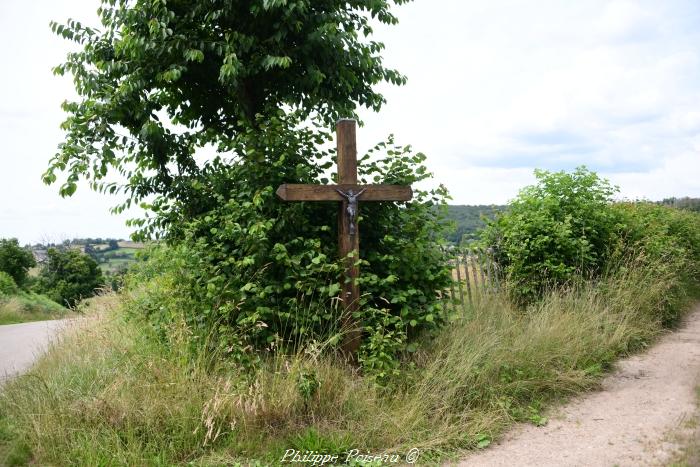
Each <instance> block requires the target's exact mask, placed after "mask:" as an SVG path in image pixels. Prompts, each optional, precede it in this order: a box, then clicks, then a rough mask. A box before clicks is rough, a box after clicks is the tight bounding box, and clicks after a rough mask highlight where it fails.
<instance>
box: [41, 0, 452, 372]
mask: <svg viewBox="0 0 700 467" xmlns="http://www.w3.org/2000/svg"><path fill="white" fill-rule="evenodd" d="M405 2H406V0H352V1H340V0H321V1H318V0H296V1H292V0H252V1H250V0H247V1H242V0H193V1H187V2H185V1H183V0H173V1H168V2H167V3H166V2H165V1H159V0H156V1H135V2H127V1H126V0H121V1H116V0H104V1H103V3H102V8H101V9H100V11H99V14H100V17H101V20H102V23H103V25H104V30H103V31H97V30H96V29H93V28H89V27H85V26H83V25H81V24H80V23H77V22H75V21H69V22H68V24H67V25H65V26H62V25H57V24H54V25H53V28H54V31H55V32H57V33H58V34H60V35H62V36H64V37H67V38H69V39H73V40H75V41H77V42H79V43H80V44H83V49H82V50H81V51H79V52H76V53H73V54H70V55H69V57H68V60H67V62H66V63H65V64H63V65H61V66H59V67H57V69H56V72H57V73H59V74H62V73H64V72H70V73H72V74H73V75H74V78H75V83H76V90H77V91H78V93H79V95H80V96H81V98H80V100H79V101H77V102H68V103H66V104H64V109H65V110H66V111H67V112H68V113H69V117H68V119H67V120H66V122H65V123H64V125H63V127H64V129H65V130H66V131H67V137H66V141H65V142H64V143H62V144H61V145H60V147H59V152H58V154H57V155H56V156H55V157H54V158H53V160H52V161H51V163H50V166H49V169H48V170H47V172H46V174H45V176H44V180H45V181H46V182H47V183H53V182H55V181H56V180H57V176H58V173H59V172H61V171H65V172H66V173H67V176H66V180H65V182H64V183H63V184H62V186H61V188H60V193H61V194H62V195H64V196H68V195H71V194H72V193H73V192H74V191H75V189H76V183H77V181H78V180H79V179H81V178H84V179H87V180H89V181H90V182H91V183H92V186H93V188H95V189H98V190H102V191H108V192H118V191H121V192H123V193H125V194H126V196H127V198H126V201H125V202H124V204H122V205H120V206H118V207H117V209H116V210H117V211H119V210H121V209H124V208H126V207H127V206H130V205H131V204H132V203H134V202H140V201H143V200H144V199H145V198H148V203H147V204H145V203H144V204H143V206H145V207H146V208H147V209H149V210H150V211H151V213H150V217H149V218H148V219H141V220H136V221H134V224H133V225H136V226H139V227H141V230H140V232H139V236H140V237H142V238H145V237H148V236H153V235H161V234H162V235H163V236H164V237H165V239H166V242H167V244H168V245H169V246H170V247H171V250H170V251H169V252H168V253H166V254H164V255H162V257H161V258H162V261H163V263H164V264H163V265H162V267H163V269H164V270H166V271H169V274H171V276H174V277H176V278H175V279H173V282H172V284H174V285H176V286H175V287H174V289H173V290H171V291H169V292H168V293H158V294H156V293H154V295H158V296H159V297H162V298H163V301H161V302H159V301H158V300H155V299H154V300H151V301H150V302H149V303H144V304H142V305H141V306H140V307H139V308H140V309H141V310H143V311H144V312H147V313H149V314H150V315H151V316H152V317H153V319H154V321H158V320H167V319H174V318H175V316H179V315H177V313H179V314H183V313H184V314H185V316H184V318H185V322H187V323H188V324H189V325H190V326H191V327H192V329H194V330H195V331H201V334H202V335H206V336H209V337H208V338H207V339H206V341H207V342H211V343H217V342H220V343H223V345H222V347H223V348H225V349H231V348H235V349H241V348H246V349H247V348H251V347H254V348H258V349H259V348H265V347H267V346H269V345H270V343H271V342H278V340H281V341H283V342H299V341H302V340H304V339H309V338H313V337H314V336H315V335H316V334H315V333H316V331H318V332H321V330H329V329H333V324H334V323H336V322H337V314H334V310H333V309H332V308H333V303H337V300H335V299H336V297H337V292H338V290H337V288H338V279H339V276H340V272H341V267H340V265H339V262H338V260H337V258H336V241H335V235H336V231H335V229H337V226H336V223H335V222H334V219H336V212H337V206H336V204H335V203H313V204H312V203H294V204H295V206H291V205H288V204H284V203H281V202H280V201H279V200H278V199H276V197H275V194H274V190H275V188H276V187H277V185H279V184H280V183H285V182H286V183H319V182H320V183H329V181H330V180H329V177H328V176H327V175H326V172H327V170H328V169H329V168H330V167H331V166H332V165H333V158H334V156H335V154H334V151H329V150H328V149H327V147H328V145H329V143H330V141H331V139H332V138H331V135H330V134H329V133H328V131H327V128H328V127H329V126H330V124H332V123H333V122H334V121H335V119H337V118H338V117H341V116H342V117H347V116H353V115H355V110H356V108H357V107H359V106H365V107H368V108H371V109H374V110H378V109H379V108H380V107H381V105H382V104H383V102H384V98H383V97H382V95H381V94H379V93H378V92H376V91H375V90H374V89H373V88H374V86H375V85H377V84H378V83H380V82H382V81H388V82H392V83H394V84H402V83H403V82H404V81H405V79H404V77H403V76H401V75H400V74H399V73H398V72H396V71H394V70H390V69H387V68H385V67H384V66H383V65H382V59H381V57H380V56H379V52H380V51H381V50H382V48H383V45H382V44H380V43H377V42H374V41H371V40H369V36H370V34H371V32H372V30H371V27H370V17H371V18H374V19H376V20H377V21H379V22H381V23H385V24H393V23H396V18H395V17H394V16H393V15H392V13H391V12H390V9H391V7H392V6H393V5H394V4H402V3H405ZM205 146H207V147H210V148H214V149H216V154H215V155H213V156H210V157H200V156H199V155H198V153H197V150H198V149H199V148H202V147H205ZM381 153H384V154H381ZM424 159H425V156H424V155H422V154H420V153H415V152H413V151H412V150H411V149H410V148H408V147H400V146H396V145H394V144H393V142H389V143H387V144H381V145H378V146H377V147H376V148H375V149H374V158H373V160H371V159H370V157H369V156H367V157H365V158H363V160H362V162H363V164H362V165H361V168H360V171H361V173H360V176H361V178H363V179H365V180H368V181H371V182H374V183H397V184H412V183H415V182H419V181H421V180H424V179H426V178H428V177H429V176H430V174H429V173H428V171H427V169H426V168H425V167H424V166H423V161H424ZM115 169H116V171H117V172H119V173H121V174H122V175H123V176H124V177H125V178H126V180H127V181H126V182H125V185H123V186H118V185H116V184H114V183H109V182H107V181H106V180H107V178H106V177H107V174H108V173H109V172H110V171H112V170H115ZM445 196H446V192H445V191H444V189H442V188H439V189H436V190H434V191H422V190H421V191H418V193H417V196H416V198H415V200H414V201H413V202H411V203H407V204H405V205H403V206H398V205H395V204H393V203H378V204H381V205H376V206H367V207H366V208H365V207H363V208H362V209H363V210H362V214H363V218H362V219H361V222H363V224H361V226H366V227H367V231H368V232H371V235H365V236H363V243H362V245H363V246H362V247H363V251H361V256H362V257H363V260H364V263H363V264H362V270H363V275H362V278H363V279H362V280H363V281H364V282H363V284H362V290H364V291H366V292H368V294H367V298H366V303H364V305H365V306H364V309H363V313H364V316H363V322H364V323H367V326H368V330H367V332H368V333H371V332H372V331H371V329H376V326H374V325H375V324H376V323H377V322H382V323H384V322H386V321H387V320H388V321H389V324H388V326H393V327H394V328H396V335H401V336H414V335H417V334H418V333H419V332H420V331H422V330H425V329H429V328H431V327H434V326H436V325H437V323H439V322H440V314H439V306H438V305H437V303H436V291H437V290H441V289H444V287H445V286H446V285H447V282H448V280H449V271H448V269H447V268H446V263H445V261H444V253H442V252H441V250H440V248H439V245H438V241H439V239H440V238H441V237H440V236H441V228H442V224H441V222H440V219H439V210H437V209H434V206H435V205H436V204H441V203H444V200H445ZM361 228H363V227H361ZM154 256H157V255H154ZM173 265H177V267H173ZM158 274H159V273H157V274H156V275H158ZM154 280H155V281H156V282H157V283H158V284H160V285H161V286H162V284H165V283H167V281H166V280H165V279H163V280H158V279H154ZM144 282H145V281H141V283H142V284H143V283H144ZM175 298H177V300H180V301H179V302H177V303H178V305H177V306H173V307H169V306H168V305H169V304H172V303H173V302H172V301H170V302H168V303H164V302H165V301H168V300H171V299H175ZM185 304H186V305H185ZM152 305H153V306H152ZM336 311H337V310H336ZM388 314H389V315H391V316H387V315H388ZM157 324H158V325H160V324H162V323H157ZM372 326H374V327H372ZM157 327H159V328H160V329H167V328H168V326H157ZM380 338H381V336H378V337H377V340H376V341H375V344H376V345H374V347H373V348H374V349H376V352H377V353H378V354H379V353H382V352H384V354H385V355H393V353H394V352H395V351H396V350H397V348H392V349H387V348H385V347H382V345H383V344H382V345H380V344H379V343H378V342H379V341H380V340H381V339H380ZM233 344H236V345H233ZM238 344H240V345H238ZM251 344H252V345H251ZM402 344H403V342H402ZM375 366H376V365H375ZM379 366H381V365H379Z"/></svg>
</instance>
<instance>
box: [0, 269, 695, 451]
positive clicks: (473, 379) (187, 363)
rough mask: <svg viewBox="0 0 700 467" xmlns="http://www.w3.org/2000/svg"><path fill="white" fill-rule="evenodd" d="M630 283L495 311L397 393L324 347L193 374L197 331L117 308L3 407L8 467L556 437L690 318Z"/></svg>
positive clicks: (664, 281)
mask: <svg viewBox="0 0 700 467" xmlns="http://www.w3.org/2000/svg"><path fill="white" fill-rule="evenodd" d="M623 270H624V271H626V272H624V273H620V274H617V275H616V276H614V277H609V278H607V279H606V280H604V281H601V282H599V283H597V284H588V285H584V286H580V287H577V288H574V289H569V290H560V291H558V292H556V293H552V294H550V295H549V296H548V297H546V298H545V299H544V300H542V301H541V302H539V303H538V304H537V305H536V306H533V307H531V308H530V309H528V310H527V311H526V312H525V313H523V312H522V310H516V309H513V308H512V307H511V306H510V305H509V304H508V302H507V301H506V300H504V299H502V298H500V297H498V296H491V297H488V298H486V299H484V300H482V301H481V303H479V304H478V305H477V306H475V307H474V308H473V309H472V310H471V311H470V313H468V315H467V316H464V317H462V318H460V319H458V320H456V321H455V322H453V323H452V324H451V325H450V326H448V327H446V328H445V329H444V330H443V331H442V332H441V333H440V334H439V335H438V336H437V337H436V338H435V339H433V340H432V341H431V342H427V343H425V345H424V347H423V348H422V349H421V350H419V351H418V352H417V353H415V354H413V355H411V356H410V358H409V357H407V359H406V361H405V362H404V366H403V373H402V377H401V378H400V379H397V380H396V381H394V383H393V384H392V385H391V386H390V387H388V388H381V387H378V386H376V385H375V384H374V383H373V382H372V381H371V380H370V379H369V378H364V377H362V376H361V375H358V374H357V373H356V371H355V370H354V369H352V368H349V367H347V366H345V365H344V364H342V363H340V362H338V361H336V360H334V359H333V358H332V357H330V356H327V355H325V354H324V352H323V350H322V348H323V345H322V344H318V345H310V346H308V347H307V348H306V349H305V350H304V351H302V352H299V353H298V354H296V355H286V356H284V355H279V354H277V355H275V356H270V357H269V358H267V359H266V360H265V363H264V365H263V366H262V367H261V368H259V369H258V371H257V372H255V373H254V374H250V373H243V372H241V371H239V370H238V369H237V368H236V367H235V366H234V365H232V364H229V363H227V362H226V360H225V359H219V358H216V357H217V356H216V355H204V354H202V355H199V357H198V358H195V359H192V357H191V353H190V350H189V348H188V346H189V345H190V341H189V339H188V332H187V329H186V328H185V327H184V326H180V327H175V328H173V329H171V330H170V332H169V333H168V335H169V336H170V338H169V339H170V341H169V342H160V341H158V340H157V339H155V338H154V336H152V335H151V334H150V331H149V328H148V327H146V326H144V325H143V324H142V323H139V322H137V321H134V320H132V321H128V320H126V319H125V314H124V313H123V310H122V307H123V305H122V303H121V301H120V299H119V298H117V297H114V296H111V297H103V298H101V299H99V300H95V301H94V302H93V307H92V313H94V315H95V316H97V317H98V319H96V320H95V321H94V323H93V324H91V325H90V326H86V327H85V328H84V329H81V330H80V331H79V332H75V333H72V334H70V335H69V336H68V337H66V338H65V339H63V340H62V341H61V342H59V343H58V344H56V345H55V346H53V347H52V348H51V350H50V351H49V353H48V355H47V356H46V357H44V358H43V359H42V360H41V361H40V362H39V363H38V365H37V366H36V367H35V368H34V369H33V370H32V371H31V372H30V373H29V374H27V375H25V376H22V377H19V378H17V379H15V380H13V381H11V382H9V383H8V384H7V386H6V388H5V389H4V391H3V392H2V393H1V394H0V446H2V447H0V464H3V462H4V464H7V465H24V464H26V463H29V462H33V463H38V464H50V465H178V464H179V465H185V464H188V465H223V464H226V465H236V464H237V463H240V464H241V465H250V464H252V463H254V462H258V463H259V465H278V464H280V463H281V459H282V458H283V457H284V455H285V452H289V451H288V450H290V449H294V450H297V451H298V452H300V453H302V454H303V453H304V452H306V451H315V452H317V453H323V454H328V455H337V456H338V457H337V458H336V460H335V463H336V464H342V463H344V462H345V461H346V460H347V461H348V462H347V463H349V464H355V465H359V464H362V462H358V459H359V458H358V457H357V456H355V457H354V458H350V459H349V458H348V453H349V452H350V453H352V452H354V451H353V449H356V450H358V453H359V454H365V453H367V452H369V453H372V454H386V455H394V454H395V455H398V456H401V457H400V458H401V459H402V460H403V456H404V455H405V454H406V453H407V452H408V451H409V450H410V449H412V448H417V449H419V450H420V451H421V456H420V460H419V463H420V464H429V463H431V462H437V461H438V460H444V459H446V458H451V457H454V456H456V455H458V453H459V452H460V450H463V449H476V448H481V447H485V446H486V445H488V444H489V443H490V442H491V440H493V439H495V438H496V437H498V436H499V435H500V434H501V433H503V431H504V430H505V429H506V428H507V427H508V426H510V425H511V424H512V423H514V422H515V421H530V422H533V423H536V424H542V423H544V422H545V420H544V419H543V418H542V416H541V415H540V411H541V409H542V408H543V407H544V406H545V405H547V404H549V403H551V402H552V401H554V400H558V399H561V398H566V397H568V396H571V395H574V394H578V393H580V392H582V391H586V390H588V389H590V388H593V387H595V386H596V384H597V383H598V381H599V380H600V376H601V374H602V373H604V372H605V370H606V369H607V368H609V367H610V365H611V363H612V362H613V361H614V360H615V359H616V358H618V357H620V356H621V355H625V354H628V353H630V352H633V351H635V350H638V349H642V348H644V347H645V346H647V345H649V344H650V343H651V342H652V341H653V339H654V337H655V336H656V335H658V334H659V333H661V332H663V328H662V326H661V316H662V314H663V315H666V314H667V313H668V311H669V310H668V308H669V307H672V308H673V310H675V312H677V313H681V310H683V309H687V306H688V303H689V298H690V297H688V296H684V295H683V294H682V293H681V291H680V289H679V288H678V283H677V282H676V281H675V279H674V277H673V276H672V275H668V277H662V276H660V274H659V272H658V271H659V270H658V269H656V270H655V273H654V274H651V273H644V272H643V271H645V270H641V269H634V268H628V269H623ZM669 297H674V298H673V300H670V299H669ZM351 457H352V456H351ZM365 460H366V458H365ZM379 463H380V464H381V461H380V462H379ZM372 465H378V464H377V463H376V462H375V464H372Z"/></svg>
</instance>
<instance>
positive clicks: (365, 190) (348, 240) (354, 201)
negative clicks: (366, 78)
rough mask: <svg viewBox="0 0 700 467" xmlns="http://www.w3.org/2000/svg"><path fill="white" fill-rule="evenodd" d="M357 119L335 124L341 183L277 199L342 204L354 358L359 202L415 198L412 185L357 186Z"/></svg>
mask: <svg viewBox="0 0 700 467" xmlns="http://www.w3.org/2000/svg"><path fill="white" fill-rule="evenodd" d="M355 134H356V131H355V120H351V119H343V120H339V121H338V123H337V124H336V138H337V144H338V152H337V155H338V162H337V163H338V184H337V185H301V184H287V183H285V184H283V185H280V187H279V188H278V189H277V196H279V197H280V198H281V199H282V200H284V201H340V208H339V210H338V255H339V256H340V258H343V259H344V261H345V263H344V267H345V270H344V280H343V282H342V284H341V292H340V297H339V298H340V300H341V304H342V307H343V310H344V313H343V329H344V330H345V331H346V333H345V335H344V338H343V342H342V344H341V347H342V350H343V351H344V352H345V353H346V354H347V355H353V354H354V353H355V352H356V351H357V348H358V347H359V346H360V339H361V335H362V329H361V327H360V323H358V322H357V321H356V320H355V318H354V317H353V314H354V313H355V312H356V311H357V310H358V309H359V303H360V288H359V286H358V284H357V278H358V277H359V275H360V271H359V268H358V267H357V262H358V259H359V255H360V233H359V230H358V225H357V220H358V215H359V201H363V202H364V201H409V200H410V199H411V198H412V197H413V192H412V190H411V187H410V186H404V185H358V184H357V143H356V136H355Z"/></svg>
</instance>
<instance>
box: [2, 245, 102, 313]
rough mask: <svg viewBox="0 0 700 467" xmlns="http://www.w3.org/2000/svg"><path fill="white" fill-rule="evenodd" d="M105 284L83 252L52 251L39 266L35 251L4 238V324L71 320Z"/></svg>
mask: <svg viewBox="0 0 700 467" xmlns="http://www.w3.org/2000/svg"><path fill="white" fill-rule="evenodd" d="M33 268H35V269H36V274H35V275H32V274H30V270H32V269H33ZM104 283H105V282H104V279H103V277H102V274H101V272H100V269H99V268H98V266H97V263H96V262H95V261H94V260H93V259H92V258H90V257H89V256H87V255H85V254H83V253H80V252H79V251H76V250H70V249H65V250H59V249H56V248H49V250H48V252H47V259H46V262H45V263H43V264H41V265H39V266H38V267H37V264H36V261H35V259H34V256H33V254H32V252H31V250H29V249H28V248H23V247H20V246H19V242H18V241H17V240H16V239H0V325H2V324H16V323H22V322H26V321H41V320H48V319H58V318H65V317H68V316H69V315H72V314H73V313H72V312H71V310H72V309H74V308H75V306H76V305H77V304H78V302H79V301H80V300H82V299H84V298H89V297H92V296H93V295H94V294H95V293H96V292H97V291H98V290H99V289H101V288H103V287H104Z"/></svg>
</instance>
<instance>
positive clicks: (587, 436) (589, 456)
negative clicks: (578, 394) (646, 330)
mask: <svg viewBox="0 0 700 467" xmlns="http://www.w3.org/2000/svg"><path fill="white" fill-rule="evenodd" d="M699 378H700V307H698V308H697V309H696V310H695V312H694V313H693V314H691V315H690V316H689V317H688V319H687V322H686V324H685V326H684V327H683V328H682V329H681V330H679V331H677V332H674V333H672V334H669V335H667V336H665V337H664V338H662V339H661V341H660V342H659V343H658V344H656V345H655V346H654V347H653V348H652V349H651V350H649V351H648V352H646V353H644V354H641V355H637V356H634V357H631V358H628V359H626V360H624V361H621V362H620V363H619V364H618V365H617V370H616V371H615V372H614V373H613V374H612V375H610V376H608V377H607V378H606V379H605V381H604V382H603V388H602V391H600V392H597V393H593V394H589V395H586V396H584V397H582V398H581V399H578V400H575V401H573V402H571V403H569V404H567V405H565V406H563V407H560V408H558V409H555V410H554V411H553V413H552V414H550V421H549V423H548V424H547V425H546V426H545V427H542V428H537V427H535V426H532V425H520V426H518V427H516V428H515V429H514V430H513V431H512V432H511V433H510V434H508V435H506V437H505V438H504V439H503V440H502V441H501V442H500V443H498V444H495V445H493V446H492V447H490V448H488V449H486V450H485V451H481V452H478V453H475V454H473V455H471V456H469V457H467V458H465V459H464V460H463V461H461V462H460V463H459V464H458V465H460V466H586V467H588V466H606V467H609V466H613V465H616V466H639V465H663V464H665V463H666V462H668V461H669V460H670V458H671V457H672V456H673V453H674V451H675V449H676V448H677V447H678V446H676V445H675V444H674V442H673V441H672V440H673V433H674V432H676V431H678V430H681V429H682V425H683V422H684V421H686V420H688V419H690V418H692V415H693V413H694V412H695V411H696V410H697V405H696V402H697V398H696V391H695V389H696V387H697V384H698V382H699Z"/></svg>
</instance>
